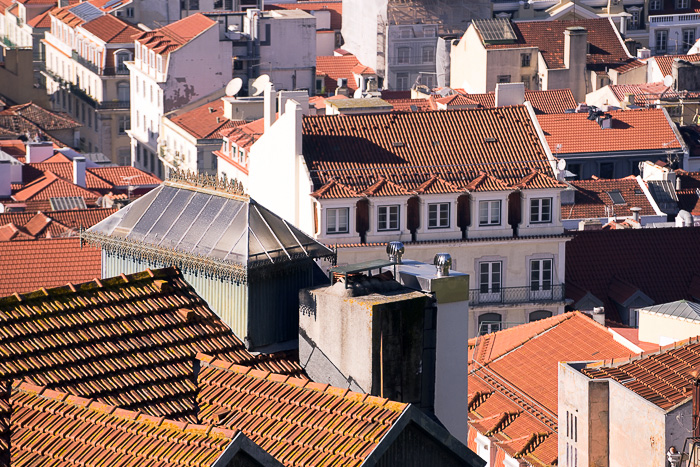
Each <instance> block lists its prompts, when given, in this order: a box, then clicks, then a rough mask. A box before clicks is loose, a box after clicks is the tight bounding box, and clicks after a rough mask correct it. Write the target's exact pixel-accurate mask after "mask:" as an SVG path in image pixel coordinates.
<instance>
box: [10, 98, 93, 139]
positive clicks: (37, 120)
mask: <svg viewBox="0 0 700 467" xmlns="http://www.w3.org/2000/svg"><path fill="white" fill-rule="evenodd" d="M80 126H82V124H80V123H78V122H77V121H76V120H73V119H72V118H71V117H70V116H68V115H67V114H63V113H60V112H51V111H49V110H45V109H42V108H41V107H39V106H38V105H36V104H34V103H31V102H30V103H28V104H22V105H15V106H12V107H8V108H6V109H5V110H2V111H0V128H2V129H3V130H4V131H5V132H6V133H7V134H12V135H16V137H19V136H25V135H27V134H29V135H30V136H31V137H35V136H36V137H39V138H42V139H46V140H49V141H52V142H54V143H56V144H58V145H60V146H63V143H61V142H60V141H59V140H57V139H56V138H54V137H53V136H51V135H50V134H49V132H52V131H56V130H66V129H74V128H78V127H80Z"/></svg>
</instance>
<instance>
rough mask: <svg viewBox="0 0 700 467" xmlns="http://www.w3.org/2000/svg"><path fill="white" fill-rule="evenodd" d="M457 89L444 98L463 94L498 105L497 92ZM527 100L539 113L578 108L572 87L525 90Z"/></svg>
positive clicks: (482, 102)
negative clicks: (468, 91) (470, 91)
mask: <svg viewBox="0 0 700 467" xmlns="http://www.w3.org/2000/svg"><path fill="white" fill-rule="evenodd" d="M455 91H457V92H458V94H453V95H452V96H447V97H446V98H444V99H448V98H451V97H454V96H459V95H461V96H462V97H463V98H465V99H467V100H468V101H473V102H475V103H477V104H479V105H480V106H481V107H483V108H487V109H490V108H494V107H496V93H495V92H487V93H482V94H468V93H466V92H465V91H464V90H458V89H455ZM440 100H442V99H436V102H439V101H440ZM525 100H526V101H528V102H530V104H532V108H533V109H534V110H535V113H536V114H538V115H541V114H563V113H564V112H565V111H566V110H568V109H574V108H576V99H574V95H573V94H572V93H571V89H549V90H546V91H530V90H525ZM464 102H466V101H464ZM452 105H454V104H452Z"/></svg>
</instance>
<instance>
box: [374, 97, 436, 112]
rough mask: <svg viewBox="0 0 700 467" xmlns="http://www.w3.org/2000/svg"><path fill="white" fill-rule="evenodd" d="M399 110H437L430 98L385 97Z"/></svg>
mask: <svg viewBox="0 0 700 467" xmlns="http://www.w3.org/2000/svg"><path fill="white" fill-rule="evenodd" d="M384 100H385V101H386V102H388V103H389V104H391V105H392V106H393V107H394V110H396V111H399V112H415V111H416V110H435V109H433V106H432V105H431V102H430V101H429V100H428V99H384Z"/></svg>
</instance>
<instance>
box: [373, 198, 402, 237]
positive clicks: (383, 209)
mask: <svg viewBox="0 0 700 467" xmlns="http://www.w3.org/2000/svg"><path fill="white" fill-rule="evenodd" d="M400 225H401V206H399V205H398V204H389V205H384V206H377V230H378V231H380V232H386V231H391V230H399V226H400Z"/></svg>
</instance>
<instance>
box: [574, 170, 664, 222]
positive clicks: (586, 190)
mask: <svg viewBox="0 0 700 467" xmlns="http://www.w3.org/2000/svg"><path fill="white" fill-rule="evenodd" d="M570 183H571V185H573V186H574V187H575V188H576V193H575V194H574V204H562V205H561V218H562V219H588V218H596V217H598V218H602V217H614V216H623V217H624V216H631V215H632V213H631V212H630V208H632V207H639V208H642V210H641V211H640V214H641V215H643V216H654V215H656V211H655V210H654V207H653V206H652V205H651V203H650V202H649V199H648V198H647V197H646V195H645V194H644V192H643V191H642V188H641V187H640V186H639V182H637V179H636V178H635V177H628V178H623V179H616V180H604V179H598V180H578V181H572V182H570ZM614 191H618V192H619V193H620V196H622V198H623V200H624V201H625V203H624V204H615V203H614V202H613V200H612V198H611V197H610V195H609V194H608V193H610V192H614Z"/></svg>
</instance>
